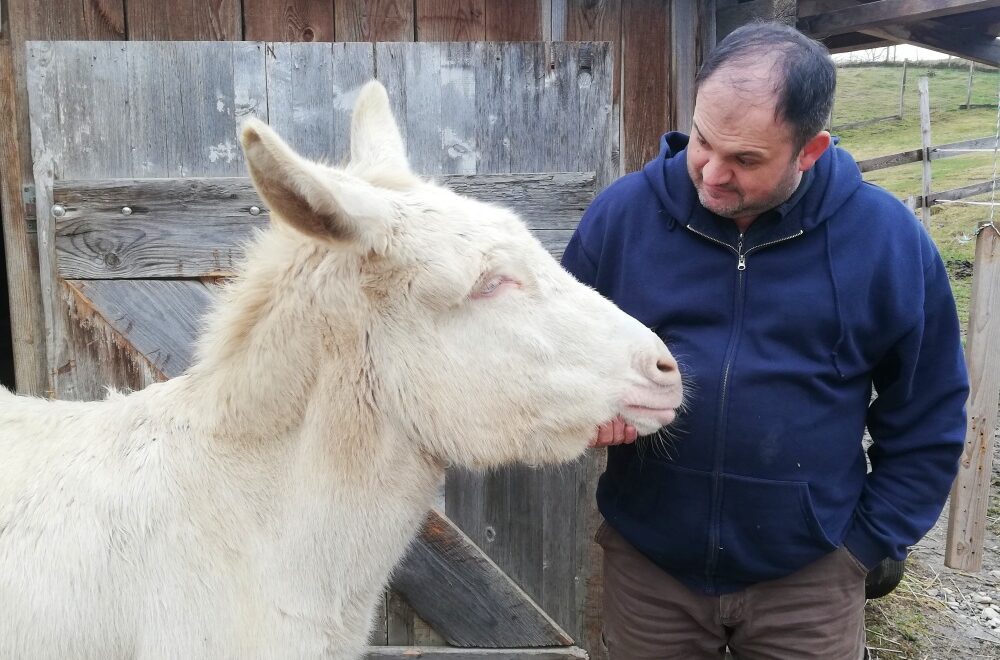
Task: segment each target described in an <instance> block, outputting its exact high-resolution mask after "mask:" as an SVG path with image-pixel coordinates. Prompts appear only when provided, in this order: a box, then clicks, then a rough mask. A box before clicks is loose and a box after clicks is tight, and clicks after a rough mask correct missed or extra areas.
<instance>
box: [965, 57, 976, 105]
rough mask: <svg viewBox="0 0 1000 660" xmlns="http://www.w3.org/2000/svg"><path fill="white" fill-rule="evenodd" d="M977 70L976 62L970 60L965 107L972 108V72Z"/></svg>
mask: <svg viewBox="0 0 1000 660" xmlns="http://www.w3.org/2000/svg"><path fill="white" fill-rule="evenodd" d="M975 70H976V63H975V62H971V61H970V62H969V84H968V86H967V89H966V90H965V109H966V110H971V109H972V73H973V72H974V71H975Z"/></svg>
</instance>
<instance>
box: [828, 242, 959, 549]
mask: <svg viewBox="0 0 1000 660" xmlns="http://www.w3.org/2000/svg"><path fill="white" fill-rule="evenodd" d="M923 253H924V260H923V262H924V263H925V264H927V265H926V267H925V268H924V273H923V276H924V277H923V279H924V286H923V288H924V290H923V294H924V295H923V313H922V314H920V315H919V320H918V321H917V323H916V324H915V325H914V326H912V327H910V328H909V329H908V331H907V332H906V333H905V334H904V335H903V336H902V337H901V339H899V341H897V342H896V343H895V345H893V346H892V348H891V349H890V351H889V353H888V354H887V355H886V356H885V358H884V359H883V360H882V361H881V363H880V364H879V365H878V366H877V367H876V369H875V372H874V375H873V384H874V387H875V391H876V392H877V394H878V397H877V398H876V399H875V401H874V402H873V403H872V404H871V406H870V407H869V411H868V430H869V431H870V433H871V435H872V439H873V440H874V444H873V445H872V447H871V448H870V449H869V451H868V455H869V458H870V459H871V464H872V470H871V473H870V474H869V475H868V478H867V481H866V483H865V487H864V491H863V493H862V496H861V500H860V502H859V503H858V506H857V508H856V509H855V512H854V519H853V522H852V524H851V527H850V528H849V529H848V532H847V537H846V539H845V545H847V547H848V549H849V550H850V551H851V552H852V553H853V554H854V555H855V556H856V557H857V558H858V559H859V560H860V561H861V562H863V563H864V564H865V565H866V566H868V567H869V568H871V567H874V566H875V565H876V564H878V562H879V561H881V560H882V559H883V558H885V557H887V556H889V557H893V558H895V559H902V558H903V557H905V556H906V551H907V548H908V547H909V546H910V545H912V544H914V543H916V542H917V541H918V540H919V539H920V538H921V537H922V536H923V535H924V534H925V533H927V531H928V530H929V529H930V528H931V527H932V526H933V525H934V523H935V521H936V520H937V518H938V516H939V515H940V514H941V509H942V508H943V507H944V503H945V500H946V499H947V497H948V492H949V490H950V489H951V484H952V481H953V480H954V478H955V475H956V473H957V471H958V461H959V457H960V456H961V453H962V450H963V447H964V444H965V431H966V416H965V403H966V400H967V399H968V394H969V382H968V374H967V372H966V366H965V358H964V356H963V353H962V345H961V337H960V331H959V323H958V316H957V314H956V311H955V300H954V298H953V297H952V293H951V288H950V286H949V283H948V277H947V274H946V271H945V267H944V263H943V262H942V261H941V257H940V255H938V253H937V249H936V248H935V247H934V245H933V244H932V243H931V241H930V238H929V237H927V236H926V234H925V235H924V240H923ZM918 295H919V294H918Z"/></svg>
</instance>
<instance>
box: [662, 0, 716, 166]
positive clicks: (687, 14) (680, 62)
mask: <svg viewBox="0 0 1000 660" xmlns="http://www.w3.org/2000/svg"><path fill="white" fill-rule="evenodd" d="M669 5H670V50H671V52H670V60H669V64H670V78H669V80H668V81H665V82H664V84H668V83H669V89H670V97H671V99H672V101H671V102H670V103H669V107H671V108H672V109H673V113H672V116H671V117H670V118H669V121H668V123H667V124H666V125H665V126H663V127H661V128H660V132H661V133H664V132H666V130H668V129H671V130H677V131H683V132H684V133H688V134H690V133H691V120H692V117H693V116H694V77H695V74H697V73H698V55H699V52H698V36H699V31H700V27H699V23H698V22H699V20H700V19H702V18H704V17H705V14H704V13H702V11H701V10H700V5H701V3H697V2H670V3H669ZM657 146H659V145H657Z"/></svg>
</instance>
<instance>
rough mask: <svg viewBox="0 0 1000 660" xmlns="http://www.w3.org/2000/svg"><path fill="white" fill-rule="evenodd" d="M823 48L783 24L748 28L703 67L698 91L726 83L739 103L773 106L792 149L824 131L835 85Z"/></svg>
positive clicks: (718, 49)
mask: <svg viewBox="0 0 1000 660" xmlns="http://www.w3.org/2000/svg"><path fill="white" fill-rule="evenodd" d="M836 77H837V74H836V69H835V68H834V65H833V60H832V59H831V58H830V54H829V52H828V51H827V50H826V48H825V47H824V46H823V45H822V44H820V43H818V42H816V41H813V40H812V39H809V38H808V37H806V36H805V35H803V34H802V33H801V32H799V31H798V30H796V29H794V28H792V27H789V26H787V25H784V24H782V23H751V24H749V25H744V26H742V27H740V28H738V29H736V30H734V31H733V32H731V33H730V34H728V35H727V36H726V38H725V39H723V40H722V41H721V42H720V43H719V45H718V46H716V48H715V49H714V50H713V51H712V52H711V53H710V54H709V56H708V58H707V59H706V60H705V62H704V63H703V64H702V66H701V69H700V70H699V71H698V76H697V78H696V79H695V87H696V90H700V89H701V87H702V85H704V84H705V83H706V82H707V81H709V80H712V81H713V82H717V83H721V84H725V85H727V86H729V87H730V88H731V89H732V91H733V92H734V93H735V94H736V95H737V96H738V97H742V99H743V102H750V103H753V102H754V100H755V99H757V100H758V102H760V103H765V102H771V103H773V104H774V112H775V118H776V119H778V120H780V121H781V122H782V123H784V124H786V125H788V127H789V128H790V129H791V139H792V141H793V145H792V146H793V149H794V150H796V151H797V150H798V149H800V148H801V147H802V146H803V145H804V144H805V143H806V142H808V141H809V140H810V139H812V138H813V137H814V136H815V135H816V134H817V133H819V132H820V131H821V130H823V126H824V125H825V124H826V121H827V118H828V117H829V116H830V110H831V109H832V108H833V94H834V89H835V86H836Z"/></svg>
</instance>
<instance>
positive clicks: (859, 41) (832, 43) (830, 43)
mask: <svg viewBox="0 0 1000 660" xmlns="http://www.w3.org/2000/svg"><path fill="white" fill-rule="evenodd" d="M893 43H895V42H892V41H889V40H887V39H882V38H880V37H873V36H871V35H870V34H865V33H864V32H848V33H846V34H837V35H834V36H832V37H827V38H826V39H824V40H823V45H824V46H826V47H827V49H828V50H829V51H830V52H831V53H849V52H851V51H854V50H865V49H867V48H881V47H882V46H887V45H892V44H893Z"/></svg>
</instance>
